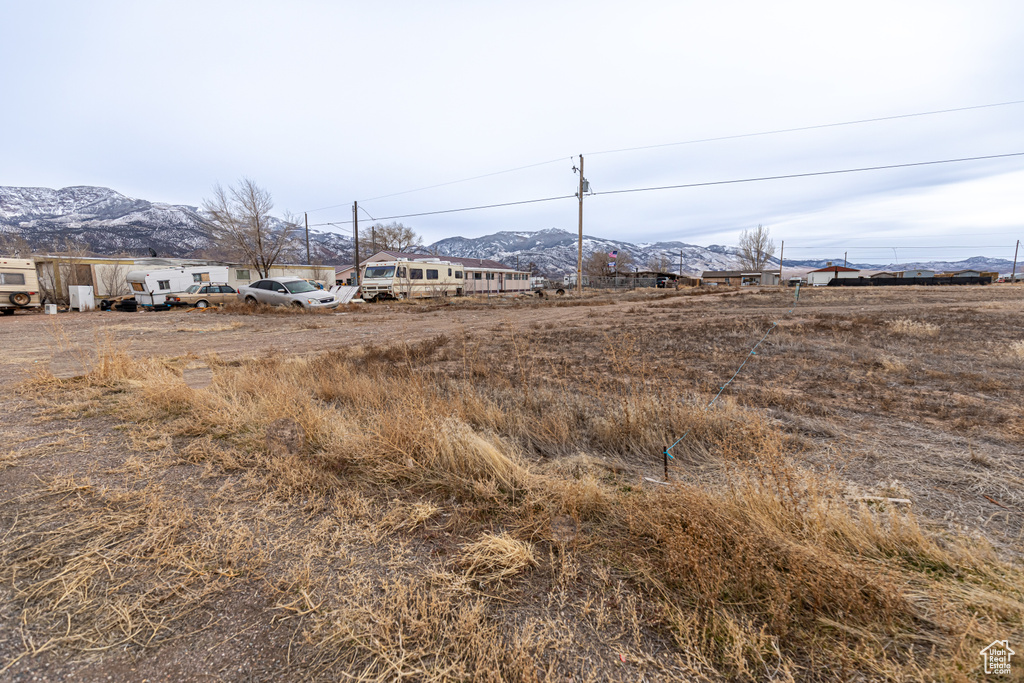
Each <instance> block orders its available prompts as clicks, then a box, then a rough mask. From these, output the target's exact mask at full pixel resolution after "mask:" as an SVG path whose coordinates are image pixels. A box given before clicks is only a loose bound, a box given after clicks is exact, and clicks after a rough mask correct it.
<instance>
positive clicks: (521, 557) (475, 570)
mask: <svg viewBox="0 0 1024 683" xmlns="http://www.w3.org/2000/svg"><path fill="white" fill-rule="evenodd" d="M461 563H462V566H463V567H464V568H465V572H466V575H467V576H471V577H473V578H474V579H475V580H477V581H479V582H481V583H492V582H495V581H500V580H502V579H507V578H509V577H512V576H515V575H517V574H521V573H522V572H524V571H526V569H528V568H529V567H533V566H536V564H537V559H536V557H535V556H534V549H533V545H532V544H530V543H527V542H525V541H520V540H519V539H516V538H512V537H511V536H509V535H508V534H484V535H483V536H482V537H480V539H479V540H477V541H474V542H473V543H469V544H467V545H466V546H464V547H463V549H462V558H461Z"/></svg>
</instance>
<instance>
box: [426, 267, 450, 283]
mask: <svg viewBox="0 0 1024 683" xmlns="http://www.w3.org/2000/svg"><path fill="white" fill-rule="evenodd" d="M449 272H450V271H449ZM427 279H428V280H436V279H438V278H437V271H436V270H430V269H429V268H428V269H427Z"/></svg>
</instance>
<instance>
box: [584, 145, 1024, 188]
mask: <svg viewBox="0 0 1024 683" xmlns="http://www.w3.org/2000/svg"><path fill="white" fill-rule="evenodd" d="M1019 156H1024V152H1011V153H1009V154H988V155H985V156H977V157H962V158H959V159H939V160H936V161H915V162H912V163H906V164H887V165H885V166H863V167H860V168H841V169H835V170H831V171H814V172H811V173H787V174H785V175H773V176H760V177H757V178H737V179H734V180H714V181H709V182H702V183H684V184H681V185H660V186H656V187H633V188H629V189H625V190H604V191H603V192H591V193H590V194H591V195H603V194H627V193H630V192H653V191H655V190H678V189H684V188H689V187H709V186H711V185H736V184H739V183H756V182H761V181H764V180H787V179H791V178H810V177H813V176H825V175H838V174H840V173H862V172H864V171H883V170H886V169H892V168H912V167H914V166H934V165H937V164H954V163H960V162H964V161H983V160H986V159H1006V158H1009V157H1019Z"/></svg>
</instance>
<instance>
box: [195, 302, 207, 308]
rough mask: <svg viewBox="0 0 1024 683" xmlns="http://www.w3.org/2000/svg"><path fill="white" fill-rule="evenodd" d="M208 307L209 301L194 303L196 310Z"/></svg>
mask: <svg viewBox="0 0 1024 683" xmlns="http://www.w3.org/2000/svg"><path fill="white" fill-rule="evenodd" d="M209 305H210V302H209V301H197V302H196V308H206V307H207V306H209Z"/></svg>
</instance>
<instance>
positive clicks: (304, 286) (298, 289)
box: [284, 280, 316, 294]
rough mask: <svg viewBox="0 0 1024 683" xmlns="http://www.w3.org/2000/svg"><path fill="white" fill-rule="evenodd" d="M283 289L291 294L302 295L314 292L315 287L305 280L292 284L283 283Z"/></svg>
mask: <svg viewBox="0 0 1024 683" xmlns="http://www.w3.org/2000/svg"><path fill="white" fill-rule="evenodd" d="M284 286H285V288H287V290H288V291H289V292H291V293H292V294H303V293H304V292H315V291H316V287H314V286H313V285H311V284H309V283H308V282H306V281H305V280H295V281H294V282H285V283H284Z"/></svg>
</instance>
